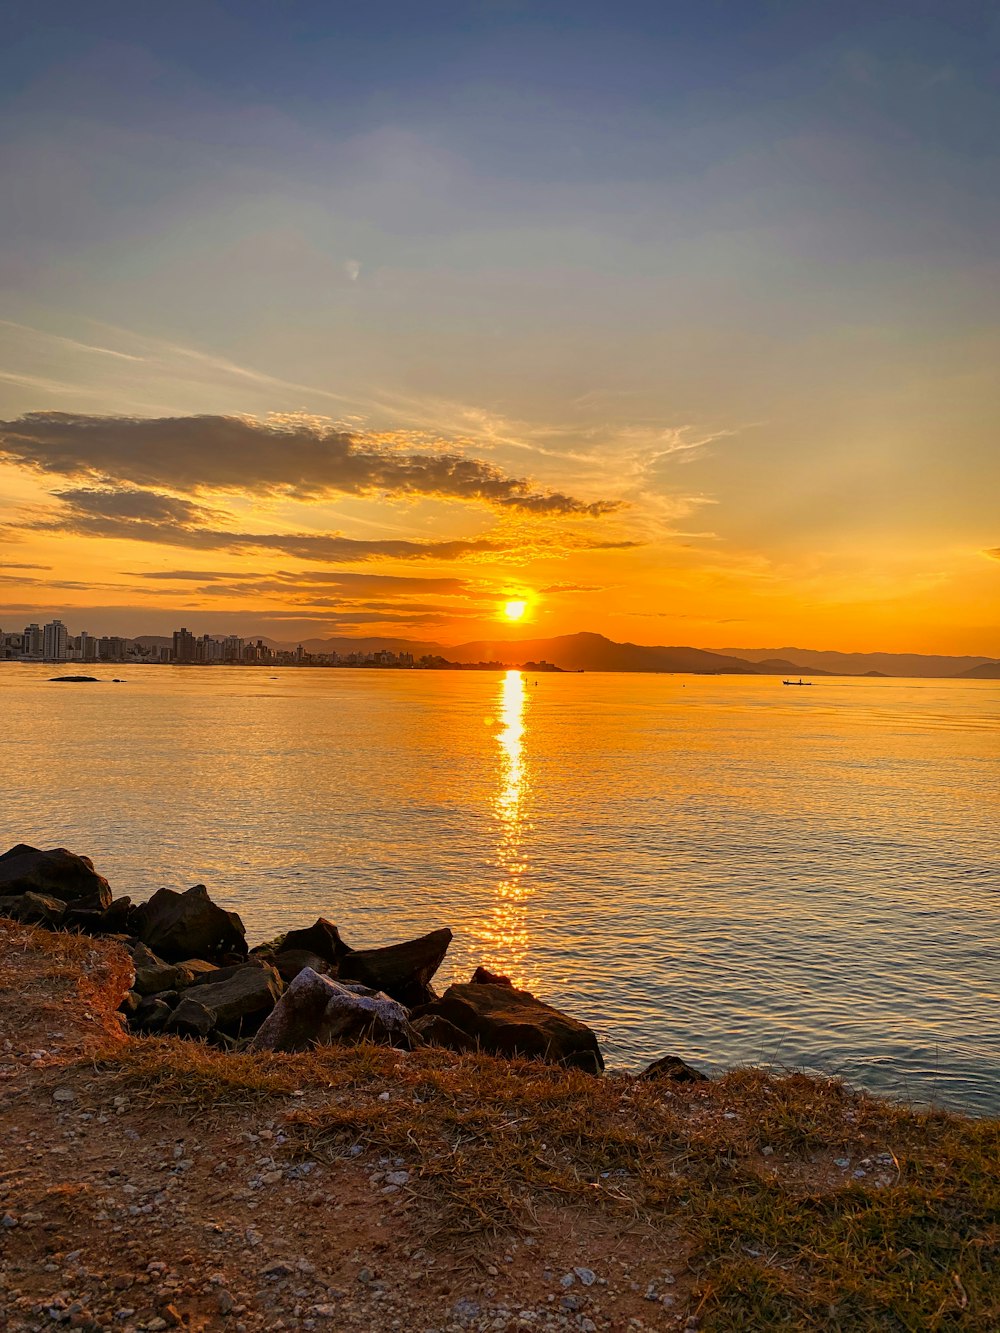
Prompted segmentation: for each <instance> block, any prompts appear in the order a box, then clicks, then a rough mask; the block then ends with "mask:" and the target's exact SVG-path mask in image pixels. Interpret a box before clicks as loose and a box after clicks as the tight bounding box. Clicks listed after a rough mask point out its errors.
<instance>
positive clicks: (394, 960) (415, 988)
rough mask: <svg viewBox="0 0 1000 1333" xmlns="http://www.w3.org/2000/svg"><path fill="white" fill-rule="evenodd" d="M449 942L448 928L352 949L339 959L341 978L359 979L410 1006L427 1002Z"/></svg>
mask: <svg viewBox="0 0 1000 1333" xmlns="http://www.w3.org/2000/svg"><path fill="white" fill-rule="evenodd" d="M451 941H452V934H451V931H450V930H447V929H445V930H432V931H431V933H430V934H429V935H421V936H420V938H419V939H416V940H407V941H406V942H405V943H404V944H390V945H387V946H386V948H384V949H358V950H354V951H352V952H350V953H348V954H345V955H344V957H343V958H342V959H341V960H340V979H341V981H360V982H362V983H363V984H364V985H365V986H370V987H371V988H372V989H373V990H379V991H384V993H385V994H386V995H390V996H391V997H392V998H393V999H394V1000H398V1001H399V1003H400V1004H405V1005H407V1006H409V1007H411V1008H412V1007H413V1006H415V1005H420V1004H427V1003H428V1002H429V1001H430V1000H432V999H433V998H434V993H433V991H432V990H431V989H430V981H431V977H433V975H434V973H435V972H436V971H437V970H438V968H439V967H440V966H441V963H442V961H443V960H444V956H445V954H446V953H447V952H448V945H449V944H450V943H451Z"/></svg>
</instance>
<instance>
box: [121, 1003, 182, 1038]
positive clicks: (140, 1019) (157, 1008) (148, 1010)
mask: <svg viewBox="0 0 1000 1333" xmlns="http://www.w3.org/2000/svg"><path fill="white" fill-rule="evenodd" d="M172 1012H173V1011H172V1010H171V1008H170V1005H169V1004H168V1003H167V1001H166V1000H165V999H164V998H163V996H161V995H150V996H148V997H147V998H146V999H144V1000H140V1001H139V1005H138V1008H137V1009H136V1011H135V1013H134V1015H133V1016H132V1018H131V1020H130V1021H131V1023H132V1025H133V1026H134V1027H137V1028H138V1029H139V1030H140V1031H141V1032H150V1033H153V1032H162V1031H163V1029H164V1028H165V1027H166V1026H167V1023H168V1021H169V1019H170V1015H171V1013H172Z"/></svg>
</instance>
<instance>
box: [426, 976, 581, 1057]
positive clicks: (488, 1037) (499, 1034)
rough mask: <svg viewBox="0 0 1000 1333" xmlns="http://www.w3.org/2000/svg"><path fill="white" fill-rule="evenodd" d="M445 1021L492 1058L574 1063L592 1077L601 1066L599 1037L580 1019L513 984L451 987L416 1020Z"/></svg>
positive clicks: (479, 983) (479, 984)
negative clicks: (497, 1056)
mask: <svg viewBox="0 0 1000 1333" xmlns="http://www.w3.org/2000/svg"><path fill="white" fill-rule="evenodd" d="M431 1015H435V1016H440V1017H441V1018H446V1019H447V1020H448V1022H449V1023H453V1024H454V1025H455V1027H457V1028H460V1029H461V1031H462V1032H465V1033H467V1034H468V1035H469V1036H470V1037H472V1038H474V1039H475V1040H476V1041H477V1042H478V1044H479V1045H480V1047H481V1048H482V1049H483V1050H484V1051H488V1052H490V1053H491V1054H493V1055H523V1056H528V1057H529V1058H537V1059H542V1060H550V1061H552V1062H554V1063H557V1064H563V1065H572V1066H575V1067H576V1068H578V1069H586V1070H588V1071H589V1072H590V1073H594V1074H597V1073H600V1071H601V1070H602V1069H603V1068H604V1060H603V1057H602V1056H601V1050H600V1047H599V1046H598V1044H597V1037H596V1036H595V1035H594V1033H593V1032H592V1031H591V1030H590V1028H588V1027H587V1026H586V1024H585V1023H581V1022H579V1020H578V1019H575V1018H570V1016H569V1015H568V1014H564V1013H562V1012H561V1011H560V1010H558V1009H553V1008H552V1006H551V1005H548V1004H544V1003H543V1002H542V1001H541V1000H536V999H535V997H534V996H533V995H532V994H531V993H530V992H529V991H525V990H517V989H516V987H514V986H503V985H500V986H497V985H491V984H489V983H488V982H476V983H475V984H473V983H472V982H469V983H466V984H465V985H456V986H449V987H448V989H447V990H446V991H445V993H444V994H443V995H442V996H441V998H440V999H439V1000H435V1001H434V1002H433V1003H432V1004H429V1005H426V1006H425V1007H424V1008H423V1009H422V1010H421V1011H420V1014H419V1015H415V1016H414V1018H415V1020H416V1019H419V1018H424V1017H428V1016H431Z"/></svg>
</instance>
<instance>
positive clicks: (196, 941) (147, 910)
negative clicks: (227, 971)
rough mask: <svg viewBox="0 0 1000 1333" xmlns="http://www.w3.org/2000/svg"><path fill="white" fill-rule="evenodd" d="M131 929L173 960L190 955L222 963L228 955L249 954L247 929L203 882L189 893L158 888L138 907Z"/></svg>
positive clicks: (244, 956)
mask: <svg viewBox="0 0 1000 1333" xmlns="http://www.w3.org/2000/svg"><path fill="white" fill-rule="evenodd" d="M132 929H133V930H134V931H135V933H136V934H137V935H138V936H139V938H140V939H141V940H142V942H143V944H146V945H148V946H149V948H150V949H152V950H153V952H154V953H157V954H159V955H160V957H161V958H164V959H166V961H167V962H170V963H179V962H182V961H183V960H184V959H187V958H204V959H206V960H207V961H208V962H219V961H221V959H222V958H224V957H226V956H227V955H228V954H235V955H236V956H237V957H239V958H241V959H242V958H246V956H247V942H246V931H245V930H244V928H243V922H242V921H241V920H240V918H239V917H238V916H237V914H236V913H235V912H226V911H224V910H223V909H222V908H221V907H217V906H216V904H215V903H213V902H212V900H211V898H210V897H209V896H208V890H207V889H206V888H205V886H204V884H196V885H195V886H194V888H192V889H188V890H187V892H186V893H176V892H175V891H174V890H173V889H158V890H157V891H156V893H154V894H153V896H152V898H150V900H149V902H146V903H141V904H140V905H139V906H138V907H137V908H136V910H135V915H134V918H133V921H132Z"/></svg>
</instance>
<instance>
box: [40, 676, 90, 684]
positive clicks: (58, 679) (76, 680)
mask: <svg viewBox="0 0 1000 1333" xmlns="http://www.w3.org/2000/svg"><path fill="white" fill-rule="evenodd" d="M63 682H65V683H66V684H70V685H96V684H97V683H98V677H97V676H50V677H49V684H50V685H51V684H53V683H63Z"/></svg>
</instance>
